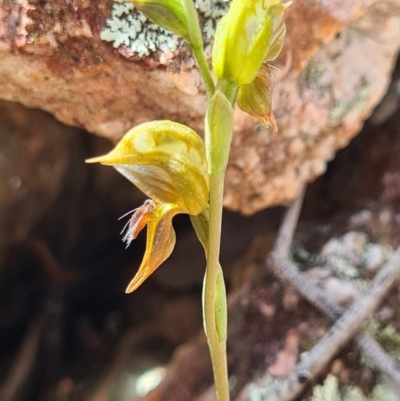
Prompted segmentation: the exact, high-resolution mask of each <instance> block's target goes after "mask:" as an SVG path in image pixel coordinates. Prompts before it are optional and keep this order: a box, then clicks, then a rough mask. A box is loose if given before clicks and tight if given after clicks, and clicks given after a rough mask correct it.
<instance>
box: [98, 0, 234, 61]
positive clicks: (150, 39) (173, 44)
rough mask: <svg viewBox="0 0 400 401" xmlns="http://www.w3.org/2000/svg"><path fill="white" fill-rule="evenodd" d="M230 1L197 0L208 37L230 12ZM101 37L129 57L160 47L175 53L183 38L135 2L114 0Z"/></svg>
mask: <svg viewBox="0 0 400 401" xmlns="http://www.w3.org/2000/svg"><path fill="white" fill-rule="evenodd" d="M229 2H230V0H195V7H196V8H197V10H198V11H199V13H200V15H201V16H202V19H203V24H202V25H203V33H204V36H205V38H206V39H211V38H213V37H214V33H215V29H216V26H217V23H218V21H219V20H220V19H221V18H222V17H223V16H224V15H225V14H226V12H227V11H228V8H229ZM100 39H101V40H104V41H106V42H112V46H113V47H114V48H116V49H119V50H120V53H121V54H123V55H124V56H126V57H131V56H134V55H136V56H138V57H140V58H142V57H147V56H149V55H150V54H151V53H152V52H155V51H156V50H157V49H160V50H166V51H170V52H175V51H176V50H177V49H178V46H179V38H178V36H176V35H174V34H173V33H172V32H169V31H167V30H166V29H164V28H161V27H160V26H158V25H157V24H154V23H153V22H152V21H151V20H149V19H148V18H147V17H146V16H145V15H143V14H142V13H141V12H140V11H138V10H136V9H135V7H134V5H133V3H132V2H123V3H121V2H118V1H115V2H114V3H113V7H112V11H111V17H110V18H108V19H107V20H106V25H105V27H104V28H103V30H102V31H101V32H100Z"/></svg>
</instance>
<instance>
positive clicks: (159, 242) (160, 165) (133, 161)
mask: <svg viewBox="0 0 400 401" xmlns="http://www.w3.org/2000/svg"><path fill="white" fill-rule="evenodd" d="M87 162H88V163H96V162H99V163H102V164H105V165H110V166H113V167H114V168H115V169H116V170H117V171H119V172H120V173H121V174H122V175H123V176H125V177H126V178H127V179H128V180H129V181H131V182H132V183H133V184H134V185H136V186H137V187H138V188H139V189H140V190H141V191H142V192H144V193H145V194H146V195H147V196H148V197H149V198H151V199H149V200H147V201H146V202H145V203H144V204H143V205H142V206H141V207H139V208H138V209H136V211H135V213H134V214H133V216H132V218H131V220H130V222H129V227H128V230H127V233H126V234H125V237H124V241H126V243H127V244H128V245H129V244H130V242H131V241H132V240H134V239H135V238H136V237H137V235H138V234H139V232H140V231H141V230H142V229H143V228H144V227H145V226H147V242H146V251H145V255H144V258H143V262H142V264H141V266H140V268H139V271H138V273H137V274H136V276H135V277H134V279H133V280H132V282H131V283H130V284H129V286H128V288H127V292H132V291H134V290H135V289H136V288H137V287H138V286H139V285H140V284H141V283H142V282H143V281H144V280H145V279H146V278H147V277H148V276H149V275H150V274H152V273H153V272H154V271H155V270H156V269H157V268H158V267H159V266H160V265H161V264H162V263H163V262H164V261H165V260H166V259H167V258H168V257H169V256H170V254H171V253H172V251H173V248H174V246H175V232H174V229H173V227H172V218H173V217H174V216H175V215H176V214H178V213H187V214H190V215H193V216H195V215H198V214H199V213H201V212H202V211H204V209H206V207H207V205H208V196H209V175H208V172H207V161H206V154H205V147H204V142H203V140H202V139H201V138H200V137H199V136H198V135H197V134H196V132H195V131H193V130H192V129H190V128H189V127H186V126H185V125H182V124H178V123H175V122H172V121H168V120H165V121H153V122H148V123H144V124H141V125H139V126H137V127H135V128H133V129H131V130H130V131H128V132H127V133H126V134H125V136H124V137H123V138H122V139H121V141H120V142H119V143H118V144H117V145H116V147H115V148H114V149H113V150H112V151H111V152H110V153H108V154H107V155H105V156H100V157H95V158H93V159H89V160H87Z"/></svg>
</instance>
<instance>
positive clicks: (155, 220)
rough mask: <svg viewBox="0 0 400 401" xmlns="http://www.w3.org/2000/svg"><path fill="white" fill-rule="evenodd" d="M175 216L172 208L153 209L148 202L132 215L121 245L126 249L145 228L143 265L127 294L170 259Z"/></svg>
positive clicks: (158, 207)
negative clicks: (125, 245) (145, 238)
mask: <svg viewBox="0 0 400 401" xmlns="http://www.w3.org/2000/svg"><path fill="white" fill-rule="evenodd" d="M177 213H180V210H179V208H178V207H176V205H173V204H168V203H165V204H161V205H156V204H155V203H154V202H153V201H152V200H151V199H148V200H147V201H146V202H145V203H144V204H143V205H142V206H140V207H139V208H138V209H137V210H136V211H135V213H134V214H133V216H132V218H131V220H130V222H129V226H128V230H127V232H126V234H125V237H124V241H125V242H126V243H127V244H128V245H129V244H130V243H131V241H132V240H134V239H135V238H136V237H137V235H138V234H139V232H140V231H141V230H142V229H143V228H144V226H146V225H147V240H146V251H145V253H144V257H143V261H142V263H141V265H140V267H139V270H138V272H137V273H136V275H135V277H134V278H133V279H132V281H131V282H130V283H129V285H128V288H127V289H126V292H127V293H130V292H133V291H135V290H136V289H137V288H138V287H139V286H140V285H141V284H142V283H143V281H145V280H146V278H147V277H149V276H150V275H151V274H152V273H154V271H155V270H157V268H158V267H159V266H160V265H161V264H162V263H163V262H165V260H166V259H168V258H169V256H170V255H171V253H172V251H173V250H174V247H175V242H176V236H175V231H174V229H173V227H172V218H173V217H174V216H175V215H176V214H177Z"/></svg>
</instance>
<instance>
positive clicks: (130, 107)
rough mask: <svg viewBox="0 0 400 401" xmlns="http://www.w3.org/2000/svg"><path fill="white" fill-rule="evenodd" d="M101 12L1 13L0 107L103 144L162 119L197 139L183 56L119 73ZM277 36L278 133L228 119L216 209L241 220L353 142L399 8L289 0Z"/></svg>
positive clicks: (374, 92)
mask: <svg viewBox="0 0 400 401" xmlns="http://www.w3.org/2000/svg"><path fill="white" fill-rule="evenodd" d="M111 6H112V2H111V1H104V2H103V1H98V0H72V1H69V2H62V1H60V0H59V1H56V2H51V3H50V2H48V3H44V2H39V1H36V0H31V1H28V0H19V1H16V2H6V3H3V4H2V5H1V6H0V88H1V91H0V97H1V98H2V99H6V100H12V101H17V102H20V103H23V104H24V105H27V106H29V107H38V108H41V109H43V110H47V111H49V112H50V113H52V114H54V115H55V116H56V117H57V118H58V119H59V120H61V121H63V122H65V123H66V124H70V125H74V126H78V127H84V128H86V129H87V130H88V131H91V132H93V133H96V134H98V135H101V136H104V137H107V138H109V139H111V140H117V139H118V138H119V137H120V136H121V135H122V134H123V133H124V132H125V131H126V130H127V129H129V128H131V127H132V126H133V125H136V124H139V123H141V122H144V121H148V120H152V119H164V118H168V119H173V120H177V121H180V122H182V123H186V124H189V125H191V126H192V127H193V128H195V129H196V130H197V131H198V132H199V133H201V130H202V117H203V115H204V110H205V105H206V99H205V96H204V90H203V87H202V85H201V82H200V79H199V74H198V72H197V70H196V69H195V68H194V63H193V60H192V59H191V58H190V57H188V56H189V54H188V51H187V48H186V47H185V45H181V46H180V48H179V49H178V51H177V52H176V53H175V56H174V57H173V58H172V57H171V55H166V54H165V53H162V52H160V51H157V52H156V53H154V54H153V55H151V56H150V57H148V58H145V59H143V60H140V61H138V60H136V61H135V62H131V61H130V60H129V59H127V58H126V57H124V56H123V55H122V54H123V53H124V52H123V51H122V50H123V49H113V48H112V46H111V45H110V44H109V43H106V42H102V41H101V40H100V36H99V35H100V32H101V30H102V29H103V28H104V26H105V23H106V19H107V17H108V16H109V15H110V10H111ZM287 26H288V36H287V39H286V42H285V47H284V50H283V52H282V54H281V56H280V57H279V59H278V60H277V61H276V62H275V63H274V65H275V66H276V67H278V68H279V70H278V71H275V72H274V75H275V77H276V80H277V84H276V86H275V91H274V110H275V116H276V119H277V123H278V126H279V129H280V131H279V133H278V134H273V133H272V132H270V131H267V130H264V129H262V128H260V127H259V126H258V124H256V123H255V120H253V119H252V118H251V117H249V116H247V115H245V114H244V113H241V112H239V111H238V112H237V113H236V116H235V119H236V126H235V131H236V132H235V136H234V141H233V149H232V155H231V159H230V166H229V169H228V172H227V186H226V194H225V205H226V206H227V207H229V208H231V209H234V210H240V211H241V212H242V213H245V214H251V213H254V212H256V211H257V210H260V209H262V208H265V207H267V206H270V205H275V204H279V203H283V202H286V201H289V200H290V199H291V198H293V196H294V195H295V194H296V192H297V191H298V189H299V187H300V186H301V185H302V183H304V182H308V181H312V180H313V179H315V178H316V177H317V176H318V175H320V174H322V173H323V172H324V170H325V166H326V162H327V161H328V160H330V159H331V158H332V157H333V156H334V154H335V151H336V150H337V149H338V148H341V147H343V146H345V145H346V144H347V143H348V141H349V140H350V139H351V138H352V137H354V136H355V135H356V134H357V133H358V132H359V130H360V127H361V125H362V123H363V121H364V120H365V118H366V117H367V116H368V115H369V114H370V113H371V111H372V109H373V108H374V106H375V105H376V104H377V102H378V101H379V100H380V98H381V97H382V96H383V94H384V92H385V90H386V87H387V85H388V82H389V77H390V73H391V69H392V66H393V63H394V61H395V58H396V55H397V51H398V48H399V45H400V40H399V38H400V0H383V1H378V0H355V1H353V2H344V1H342V0H335V1H328V0H323V1H316V0H314V1H306V0H297V1H295V2H294V4H293V5H292V6H291V7H290V9H289V11H288V13H287ZM208 50H209V49H208ZM133 59H135V58H133ZM136 59H137V58H136Z"/></svg>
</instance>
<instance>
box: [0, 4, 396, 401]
mask: <svg viewBox="0 0 400 401" xmlns="http://www.w3.org/2000/svg"><path fill="white" fill-rule="evenodd" d="M112 6H113V4H112V2H111V1H104V2H98V1H93V0H72V1H69V2H61V1H55V2H51V3H50V2H49V3H46V2H44V1H43V2H42V1H33V0H31V1H30V2H28V1H27V0H19V1H11V2H3V3H2V4H1V5H0V89H1V90H0V98H2V99H3V101H1V103H0V166H1V168H0V230H1V231H0V277H1V279H0V339H1V341H0V399H1V400H2V401H3V400H4V401H14V400H15V401H25V400H26V401H28V400H40V401H42V400H43V401H46V400H51V401H53V400H55V401H58V400H59V401H62V400H68V401H71V400H79V401H80V400H82V401H87V400H91V401H103V400H104V401H106V400H107V401H108V400H110V401H111V400H118V401H125V400H126V401H128V400H136V399H141V398H140V397H142V398H143V397H144V398H143V399H145V400H164V401H166V400H174V401H179V400H182V401H187V400H211V399H212V389H210V386H211V382H212V378H211V371H210V366H209V360H208V353H207V352H206V349H205V343H204V338H203V337H202V335H201V334H199V333H200V329H201V324H202V321H201V306H200V297H201V283H202V276H203V271H204V261H203V259H202V250H201V249H200V247H199V246H198V245H197V243H196V241H195V238H194V236H193V234H192V230H191V227H190V224H189V222H188V220H187V219H186V218H185V217H181V218H177V219H175V220H174V225H175V228H176V230H177V236H178V244H177V248H176V250H175V252H174V254H173V256H172V258H171V259H170V260H169V261H168V262H166V263H165V265H164V266H163V267H162V268H161V269H160V270H159V271H158V272H157V273H156V274H155V275H154V277H152V278H151V279H150V280H149V281H148V282H147V283H146V285H145V286H143V287H141V288H140V289H139V290H138V291H137V292H135V293H134V294H132V295H129V296H127V295H125V294H124V289H125V287H126V284H127V282H129V280H130V278H131V277H132V275H133V273H134V272H135V271H136V269H137V267H138V264H139V262H140V259H141V256H142V253H143V246H144V238H143V237H142V236H141V237H140V238H139V239H138V240H137V241H135V242H134V243H133V244H132V245H131V247H130V248H128V249H125V248H124V245H123V244H122V242H121V239H120V237H119V232H120V231H121V229H122V227H123V225H124V224H125V222H124V221H118V218H119V217H120V216H121V215H123V214H124V213H126V212H127V211H129V210H131V209H133V208H135V207H137V206H138V205H140V203H141V202H142V201H143V197H142V195H141V194H140V193H139V192H137V191H136V190H135V188H133V187H132V186H131V185H130V184H129V183H128V182H126V180H124V179H123V178H122V177H120V176H119V175H118V174H117V173H116V172H114V171H113V170H112V169H109V168H106V167H102V166H93V165H90V166H88V165H85V164H84V160H85V159H86V158H88V157H91V156H94V155H98V154H102V153H104V152H105V151H107V150H108V149H110V148H111V146H112V142H115V141H116V140H117V139H118V138H119V137H120V136H121V135H122V134H123V133H124V132H125V131H126V130H127V129H129V128H130V127H131V126H133V125H135V124H138V123H140V122H143V121H147V120H151V119H161V118H169V119H173V120H177V121H180V122H183V123H186V124H189V125H190V126H192V127H193V128H195V129H196V130H197V131H198V132H199V133H200V134H201V133H202V117H203V114H204V109H205V96H204V88H203V87H202V85H201V82H200V80H199V76H198V72H197V70H196V69H195V67H194V63H193V60H192V59H191V58H190V54H189V52H188V49H187V48H186V46H185V45H184V44H182V43H180V44H179V46H178V48H177V49H176V50H175V51H173V52H171V51H166V50H165V49H158V50H157V51H156V52H154V53H152V54H151V55H150V56H148V57H144V58H141V59H140V60H139V58H138V57H137V56H135V55H132V54H131V53H129V52H127V51H126V48H124V47H123V46H122V47H121V46H120V47H119V48H113V46H112V44H111V43H108V42H105V41H102V40H101V39H100V36H101V32H102V30H103V29H104V27H105V26H106V21H107V18H109V17H110V15H111V12H112ZM287 25H288V36H287V40H286V43H285V48H284V51H283V52H282V54H281V56H280V57H279V59H278V60H277V61H276V62H275V63H274V65H275V67H277V68H279V70H276V71H275V70H274V75H275V77H276V81H277V83H276V85H275V88H274V110H275V115H276V119H277V123H278V126H279V133H277V134H274V133H273V132H270V131H268V130H265V129H263V128H261V127H260V126H259V125H258V124H257V123H255V121H254V120H253V119H252V118H250V117H248V116H246V115H244V114H243V113H241V112H240V111H237V113H236V114H235V119H236V125H235V136H234V143H233V148H232V156H231V160H230V166H229V170H228V172H227V187H226V193H225V204H226V206H227V208H228V209H227V210H226V212H225V227H224V236H223V249H222V264H223V266H224V269H225V272H226V276H227V279H228V284H229V289H230V294H231V295H230V304H231V311H232V312H231V316H232V317H231V328H230V338H231V340H230V345H229V352H230V357H229V360H230V370H231V372H232V377H233V378H234V380H233V384H232V386H233V387H232V392H233V395H234V397H237V399H244V398H243V397H244V396H243V393H242V391H244V390H243V389H245V388H246V386H248V385H249V383H251V382H252V381H253V380H255V378H256V377H257V376H258V375H261V374H263V373H265V372H268V374H271V375H272V376H274V377H279V376H284V375H285V374H287V373H288V372H289V371H290V370H291V369H292V368H293V366H294V363H295V362H296V360H297V359H298V356H299V353H301V352H303V351H305V350H307V349H309V348H310V346H311V345H312V344H313V343H314V342H315V341H317V340H318V338H319V337H321V336H322V334H323V333H324V332H325V331H326V329H327V327H329V324H328V322H327V321H325V320H324V318H323V317H322V316H321V315H320V314H319V312H317V311H316V310H314V308H313V307H311V306H310V305H309V304H307V303H306V302H304V301H302V300H301V298H300V297H299V296H298V295H297V294H296V293H295V292H293V291H291V290H290V289H287V288H285V286H283V285H281V284H279V282H278V281H277V279H275V278H274V277H273V276H272V275H271V274H270V273H265V267H264V265H265V263H264V259H265V255H266V254H267V252H268V250H269V249H270V248H271V246H272V243H273V240H274V237H275V233H276V230H277V227H278V225H279V222H280V219H281V217H282V212H283V208H282V207H273V208H271V206H274V205H280V204H285V203H287V202H288V201H290V200H291V199H292V198H293V197H294V196H295V194H296V193H297V192H298V190H299V188H300V187H301V186H302V185H303V184H304V183H307V182H313V183H312V184H311V185H310V186H309V188H308V191H307V194H306V202H305V205H304V209H303V214H302V220H301V222H300V225H299V229H298V234H297V237H296V240H295V243H294V245H293V252H294V257H295V259H296V261H297V263H298V264H299V266H301V268H302V269H304V270H305V271H307V272H308V273H307V274H309V275H310V277H311V278H313V279H315V280H317V281H318V280H319V281H318V282H319V284H320V285H321V286H323V288H325V289H326V291H327V292H329V291H330V294H331V295H332V296H333V297H335V296H336V297H337V299H338V300H339V301H340V302H343V303H344V304H346V303H349V302H351V301H352V300H353V299H355V298H356V297H357V296H358V293H359V287H360V286H361V287H362V283H363V282H365V281H366V280H369V279H370V277H371V275H372V274H373V273H374V272H375V271H376V269H378V268H379V266H380V265H381V264H382V263H383V262H384V261H385V260H386V259H387V258H388V257H390V254H391V251H392V249H393V248H394V247H397V246H398V245H399V243H400V229H399V223H400V214H399V213H400V173H399V171H400V165H399V157H398V154H399V151H400V128H399V127H400V114H399V113H400V111H399V110H400V66H399V64H400V63H399V62H397V67H396V60H397V58H398V49H399V47H400V2H399V1H398V0H391V1H390V0H384V1H373V0H357V1H353V2H351V3H349V2H343V1H340V0H336V1H311V2H310V1H305V0H304V1H303V0H297V1H295V2H294V4H293V5H292V6H291V7H290V9H289V12H288V15H287ZM209 50H210V44H209V43H208V41H207V46H206V51H208V52H209ZM26 106H27V107H29V108H27V107H26ZM376 106H377V108H376V109H375V111H374V112H373V110H374V108H375V107H376ZM32 108H33V109H32ZM38 109H41V110H38ZM43 110H44V111H46V112H48V113H50V114H48V113H46V112H44V111H43ZM372 112H373V114H372V116H371V118H370V119H368V120H367V122H365V120H366V119H367V117H368V116H369V115H370V114H371V113H372ZM54 116H55V117H56V119H55V118H54ZM64 124H67V125H64ZM363 124H364V127H363ZM362 127H363V128H362ZM87 131H89V132H90V134H89V133H88V132H87ZM92 134H96V135H92ZM357 134H359V135H358V136H357V137H356V138H355V139H354V140H353V141H352V142H351V143H350V144H349V146H348V147H346V148H345V149H343V150H341V151H339V153H338V154H337V155H336V158H335V159H334V160H333V161H332V162H330V163H329V164H327V162H328V161H329V160H331V159H333V158H334V156H335V153H336V151H337V150H338V149H339V148H342V147H344V146H346V145H347V144H348V143H349V141H350V139H351V138H353V137H354V136H356V135H357ZM325 170H327V171H326V172H325ZM324 172H325V174H324V175H323V176H322V177H320V178H317V177H318V176H320V175H321V174H323V173H324ZM268 206H269V207H270V208H269V209H265V208H266V207H268ZM238 212H240V213H238ZM243 215H251V216H247V217H244V216H243ZM335 238H336V240H335ZM332 241H336V242H332ZM371 249H372V250H371ZM343 250H344V251H343ZM332 255H334V256H332ZM338 255H339V256H338ZM354 255H355V256H354ZM332 258H333V259H334V260H335V265H340V266H345V267H346V266H347V268H346V269H342V270H340V271H337V270H334V269H333V270H332V268H331V267H330V265H329V261H332ZM337 258H341V259H340V263H338V262H337ZM357 258H358V259H357ZM351 268H353V269H354V268H356V270H357V274H356V275H354V274H355V272H354V270H351ZM316 269H317V270H316ZM318 269H319V270H318ZM349 271H350V273H349ZM351 271H353V273H351ZM321 272H322V273H321ZM349 274H350V276H349ZM351 274H353V276H351ZM338 289H339V290H338ZM399 297H400V292H399V287H395V289H394V290H393V291H392V292H391V294H389V296H388V299H387V303H386V304H385V305H384V306H382V309H381V310H380V313H379V314H378V315H377V319H376V320H375V321H374V322H372V323H371V331H372V332H374V333H375V334H376V336H377V337H379V336H380V337H381V338H382V336H384V335H383V334H382V332H384V330H385V328H387V327H392V328H393V329H394V331H395V332H396V330H398V329H399V328H400V322H399V318H398V313H397V310H396V302H397V303H398V299H399ZM385 338H386V340H385V341H386V342H387V343H388V344H389V346H388V348H393V347H394V351H393V349H392V353H393V354H394V355H397V356H399V354H400V352H399V349H400V345H399V344H400V341H399V343H397V342H396V341H397V340H396V341H395V339H394V338H393V336H392V337H390V335H387V336H386V337H385ZM385 338H384V339H385ZM393 344H394V346H393ZM285 350H286V351H285ZM357 352H358V351H354V350H353V348H352V347H351V345H350V346H349V348H348V349H346V350H344V352H342V354H340V355H338V357H337V359H336V360H335V361H334V362H333V364H332V366H330V367H327V372H328V371H333V372H334V373H335V374H337V375H338V377H340V380H341V381H342V383H347V384H352V385H356V386H358V387H359V388H361V389H362V390H363V391H364V392H365V393H368V392H369V391H371V389H372V388H374V386H375V384H376V382H377V380H379V378H378V376H377V375H376V372H375V371H374V370H373V369H372V368H371V367H370V366H369V365H368V364H366V363H363V362H362V358H361V356H360V355H359V354H358V353H357ZM282 353H283V354H282ZM396 353H397V354H396ZM279 355H281V356H279ZM282 355H284V357H283V359H282ZM285 355H286V357H285ZM171 358H172V359H171ZM171 361H172V362H171ZM282 361H283V362H282ZM144 373H147V374H148V376H144ZM162 377H164V381H163V382H162V384H161V385H160V386H159V387H158V389H157V390H156V391H154V392H151V393H149V394H148V395H146V393H147V391H148V390H149V388H152V387H154V385H155V384H156V383H157V382H158V381H159V380H160V379H161V378H162ZM310 394H311V390H308V393H307V394H305V395H304V397H307V396H308V395H310ZM178 395H179V396H178ZM179 397H181V398H179ZM240 397H242V398H240ZM257 397H259V398H257ZM260 397H261V395H260V394H253V399H252V400H257V399H260ZM261 399H262V398H261ZM252 400H250V401H252Z"/></svg>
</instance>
